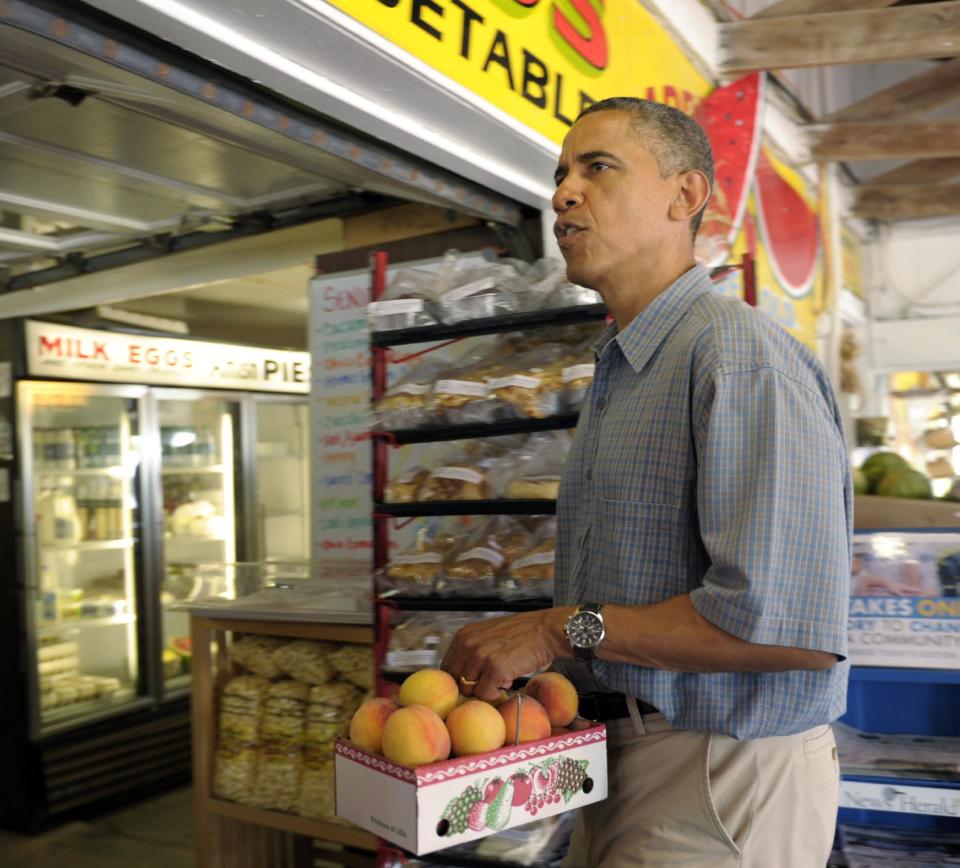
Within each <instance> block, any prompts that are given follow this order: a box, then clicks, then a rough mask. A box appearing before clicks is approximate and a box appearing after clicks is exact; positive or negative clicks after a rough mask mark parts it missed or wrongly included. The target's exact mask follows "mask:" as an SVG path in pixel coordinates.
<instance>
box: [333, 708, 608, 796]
mask: <svg viewBox="0 0 960 868" xmlns="http://www.w3.org/2000/svg"><path fill="white" fill-rule="evenodd" d="M606 740H607V729H606V727H605V726H603V724H600V725H599V726H594V727H591V728H590V729H584V730H581V731H580V732H576V733H570V735H565V736H550V737H549V738H545V739H541V740H540V741H531V742H527V743H526V744H522V745H508V746H507V747H502V748H500V749H499V750H494V751H490V752H489V753H482V754H470V755H469V756H464V757H456V758H454V759H450V760H443V761H442V762H438V763H431V764H430V765H425V766H417V767H416V768H411V767H410V766H402V765H398V764H397V763H392V762H390V760H388V759H385V758H384V757H382V756H378V755H377V754H372V753H368V752H367V751H365V750H361V749H360V748H358V747H355V746H354V745H353V744H351V743H350V741H349V740H348V739H345V738H338V739H337V741H336V743H335V745H334V750H335V751H336V753H337V754H339V755H340V756H342V757H344V758H345V759H349V760H352V761H353V762H358V763H360V764H361V765H365V766H367V767H368V768H370V769H373V770H374V771H377V772H380V773H381V774H384V775H387V776H388V777H391V778H396V779H397V780H400V781H404V782H405V783H408V784H414V785H416V786H421V787H425V786H430V785H431V784H440V783H443V782H444V781H449V780H454V779H456V778H462V777H466V776H467V775H472V774H475V773H476V772H479V771H492V770H494V769H498V768H502V767H503V766H506V765H510V764H511V763H515V762H524V761H525V760H530V759H536V758H539V757H545V756H550V755H551V754H555V753H560V752H562V751H565V750H570V749H571V748H576V747H583V746H585V745H589V744H597V743H599V742H603V741H606Z"/></svg>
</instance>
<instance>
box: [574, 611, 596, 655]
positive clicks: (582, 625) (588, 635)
mask: <svg viewBox="0 0 960 868" xmlns="http://www.w3.org/2000/svg"><path fill="white" fill-rule="evenodd" d="M567 638H568V639H569V640H570V644H571V645H573V646H574V647H575V648H593V647H595V646H596V645H598V644H599V643H600V640H601V639H603V620H602V619H601V618H600V616H599V615H597V614H595V613H594V612H577V613H576V614H575V615H573V617H571V618H570V620H569V622H568V623H567Z"/></svg>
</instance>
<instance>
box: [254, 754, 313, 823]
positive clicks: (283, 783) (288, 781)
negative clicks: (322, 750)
mask: <svg viewBox="0 0 960 868" xmlns="http://www.w3.org/2000/svg"><path fill="white" fill-rule="evenodd" d="M302 775H303V753H302V751H301V750H300V748H299V747H297V748H290V747H286V746H280V745H264V746H262V747H261V748H260V749H259V750H258V751H257V774H256V784H255V785H254V789H253V799H252V802H253V804H254V805H256V806H257V807H259V808H269V809H270V810H274V811H287V812H288V813H293V812H295V811H296V810H297V806H298V803H299V799H300V779H301V777H302Z"/></svg>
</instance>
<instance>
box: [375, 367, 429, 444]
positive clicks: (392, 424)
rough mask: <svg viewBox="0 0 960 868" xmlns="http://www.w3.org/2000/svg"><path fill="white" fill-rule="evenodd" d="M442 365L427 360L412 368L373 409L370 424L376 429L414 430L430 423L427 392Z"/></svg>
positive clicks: (388, 390) (392, 385)
mask: <svg viewBox="0 0 960 868" xmlns="http://www.w3.org/2000/svg"><path fill="white" fill-rule="evenodd" d="M443 368H444V366H442V365H440V364H438V363H437V362H434V361H432V360H428V361H425V362H421V363H420V364H418V365H416V366H415V367H414V368H412V369H411V370H410V371H408V372H407V373H405V374H404V375H403V376H402V377H401V378H400V379H399V380H397V382H396V383H393V384H391V386H390V387H389V388H388V389H387V391H386V394H384V396H383V397H382V398H381V399H380V400H379V401H377V402H376V404H374V406H373V420H374V425H375V427H377V428H378V429H380V430H393V429H400V428H417V427H420V426H422V425H428V424H430V422H432V421H434V419H435V414H434V410H433V408H432V406H431V397H430V393H431V391H432V389H433V384H434V383H435V382H436V379H437V377H438V375H439V374H440V372H441V371H442V370H443Z"/></svg>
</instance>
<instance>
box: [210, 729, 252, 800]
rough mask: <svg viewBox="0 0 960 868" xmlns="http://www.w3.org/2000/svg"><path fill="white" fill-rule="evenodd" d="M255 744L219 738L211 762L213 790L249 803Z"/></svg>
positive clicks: (224, 797) (215, 793)
mask: <svg viewBox="0 0 960 868" xmlns="http://www.w3.org/2000/svg"><path fill="white" fill-rule="evenodd" d="M258 753H259V751H258V748H257V745H256V744H255V743H251V742H243V741H240V740H237V739H227V740H221V741H220V743H219V744H218V745H217V750H216V754H215V755H214V762H213V794H214V795H215V796H219V797H220V798H221V799H229V800H230V801H231V802H240V803H241V804H245V805H250V804H253V789H254V785H255V783H256V779H257V758H258Z"/></svg>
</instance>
